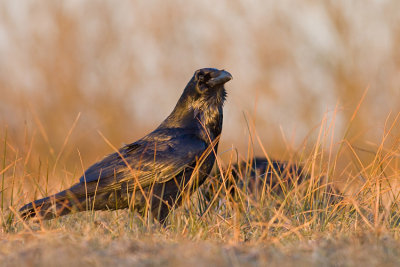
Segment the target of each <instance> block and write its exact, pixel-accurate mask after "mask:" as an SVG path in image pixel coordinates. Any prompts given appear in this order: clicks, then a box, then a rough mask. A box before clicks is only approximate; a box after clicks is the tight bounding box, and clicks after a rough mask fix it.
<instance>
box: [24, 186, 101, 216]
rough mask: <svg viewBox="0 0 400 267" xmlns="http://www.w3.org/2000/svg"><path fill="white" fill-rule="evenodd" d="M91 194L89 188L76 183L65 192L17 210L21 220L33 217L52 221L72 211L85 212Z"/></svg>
mask: <svg viewBox="0 0 400 267" xmlns="http://www.w3.org/2000/svg"><path fill="white" fill-rule="evenodd" d="M88 189H89V190H88ZM93 193H94V191H92V190H90V188H87V187H85V185H84V184H82V183H78V184H76V185H74V186H72V187H71V188H69V189H67V190H64V191H61V192H59V193H57V194H54V195H52V196H49V197H45V198H42V199H38V200H35V201H33V202H31V203H28V204H26V205H24V206H23V207H22V208H21V209H20V210H19V212H20V216H21V217H22V218H23V219H29V218H33V217H38V218H41V219H52V218H54V217H58V216H63V215H66V214H68V213H71V212H72V211H84V210H87V208H88V206H89V205H88V201H90V198H91V197H93Z"/></svg>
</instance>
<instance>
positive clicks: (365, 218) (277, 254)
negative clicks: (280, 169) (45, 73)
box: [0, 102, 400, 266]
mask: <svg viewBox="0 0 400 267" xmlns="http://www.w3.org/2000/svg"><path fill="white" fill-rule="evenodd" d="M360 103H361V102H360ZM357 111H358V108H356V109H355V111H354V114H355V115H354V117H355V116H356V113H357ZM329 121H331V120H327V119H323V120H322V122H321V125H320V127H319V128H318V129H316V131H317V132H318V138H317V142H316V143H315V145H314V146H313V147H311V149H308V148H306V147H303V148H302V149H299V150H297V151H296V153H294V154H293V155H292V161H293V162H298V163H300V164H302V165H303V166H304V169H305V171H304V175H306V177H307V179H304V181H303V182H301V183H300V184H299V185H297V184H289V185H287V184H284V183H282V184H281V187H282V188H283V189H282V193H277V192H276V191H274V190H272V189H271V188H268V187H267V188H265V192H262V193H261V194H259V195H258V196H257V197H254V195H251V194H249V193H247V192H245V191H243V190H241V189H239V188H237V190H236V192H237V193H236V194H235V195H231V193H230V191H229V190H227V188H226V182H227V181H228V180H232V179H233V177H232V174H231V172H229V171H224V170H226V169H229V166H230V165H231V164H232V163H233V162H234V161H235V159H236V155H235V154H234V152H232V155H231V159H232V162H230V161H229V162H224V161H222V160H221V158H218V161H217V164H216V165H217V168H219V172H221V171H222V172H223V173H222V175H217V176H215V177H211V178H210V179H209V180H208V181H207V182H206V184H205V185H204V186H203V188H211V190H212V191H211V195H212V196H213V198H212V199H207V198H206V197H205V195H204V194H205V193H204V190H203V189H202V190H200V191H198V192H197V193H195V194H194V195H193V196H192V197H185V196H184V199H186V200H185V201H184V204H183V206H182V207H180V208H178V209H176V210H174V211H173V212H172V213H171V215H170V218H169V219H168V224H167V225H166V227H161V226H160V225H158V224H157V223H153V222H152V221H150V220H147V219H146V218H141V217H139V216H138V215H137V214H136V213H134V212H132V211H130V210H119V211H102V212H91V211H88V212H82V213H77V214H72V215H70V216H65V217H62V218H59V219H55V220H51V221H39V222H32V221H26V222H24V221H21V220H20V218H19V217H18V214H17V212H16V211H17V210H18V208H19V207H20V206H21V205H22V204H24V203H26V202H28V201H31V200H32V199H34V198H38V197H42V196H46V195H48V194H51V193H54V192H56V191H57V190H59V189H61V188H65V187H66V186H67V184H70V183H71V181H72V180H73V179H72V178H71V175H70V174H68V173H67V174H66V177H69V179H70V181H68V183H65V184H61V185H58V186H55V187H54V186H51V187H49V176H51V174H50V173H51V170H52V168H51V167H52V166H48V165H47V166H46V165H44V166H42V165H41V163H39V169H38V170H37V171H35V170H33V171H30V170H29V167H28V166H29V164H30V163H31V161H35V160H37V159H34V158H33V157H32V156H30V154H31V153H32V152H30V150H29V149H28V150H26V152H25V153H22V152H19V150H18V149H16V148H15V146H14V145H13V144H12V143H11V142H10V141H9V139H8V137H7V136H8V134H7V132H5V133H4V135H3V136H4V138H3V141H4V142H3V144H4V145H3V146H2V148H3V149H2V151H3V158H4V159H5V160H4V161H3V163H2V165H3V167H2V168H1V171H0V175H1V177H2V189H1V190H2V192H3V194H2V200H1V206H2V209H1V220H0V222H1V225H2V228H1V231H2V234H1V240H2V242H3V244H4V245H3V246H2V247H1V249H0V257H1V258H2V262H5V263H7V264H10V265H19V264H34V265H37V264H40V265H41V264H44V265H53V264H55V263H56V262H60V261H61V262H62V264H65V265H71V264H74V265H75V264H78V265H83V264H88V263H93V264H95V265H108V264H119V265H129V264H139V265H152V264H155V265H160V264H166V265H168V266H173V265H187V264H193V265H196V266H197V265H198V266H203V265H207V264H212V265H227V266H228V265H253V264H255V265H264V264H266V263H268V264H271V265H272V266H274V265H281V264H284V265H285V266H286V265H288V266H291V265H296V264H300V265H304V266H305V265H310V264H311V265H316V266H318V265H321V264H322V265H339V266H341V265H359V264H363V263H365V264H370V265H375V266H378V265H380V266H382V264H388V265H392V264H393V265H394V264H397V263H399V262H400V258H399V257H400V255H399V250H398V249H399V247H400V242H399V240H398V239H399V233H400V231H399V230H400V213H399V209H398V204H397V203H398V199H399V190H397V188H396V178H397V177H398V175H399V169H398V164H399V158H398V156H397V155H398V142H394V143H391V145H390V146H387V144H386V143H387V142H388V140H387V138H388V137H389V136H390V135H391V130H392V128H393V127H394V126H395V124H396V123H397V117H396V118H395V119H394V120H393V121H392V123H391V124H388V125H386V129H387V130H386V131H385V134H384V136H383V139H382V143H381V144H379V145H378V146H377V150H376V151H375V152H374V157H373V160H372V161H371V162H362V161H361V160H360V158H359V157H358V153H357V149H356V148H354V147H353V146H352V145H351V143H350V142H349V141H348V140H347V137H346V136H344V137H343V139H342V141H341V142H339V143H336V144H335V143H334V142H331V140H332V139H331V134H333V132H334V126H333V125H329ZM351 127H352V125H351V121H349V126H348V128H351ZM249 131H250V133H251V136H252V137H253V140H250V144H256V143H257V142H258V145H259V146H261V149H262V150H263V151H264V152H265V154H264V155H262V156H264V157H266V158H269V155H268V153H267V152H266V150H265V148H264V147H263V144H262V143H261V141H260V138H259V136H258V133H257V131H256V130H255V128H253V126H251V125H250V126H249ZM398 139H399V138H397V141H398ZM307 142H308V141H307V140H305V141H304V143H307ZM253 150H254V148H253V147H252V145H250V146H249V152H248V153H247V154H248V156H245V157H243V158H244V159H246V158H247V160H250V158H251V157H253V154H252V152H251V151H253ZM371 153H372V151H371ZM346 154H348V155H347V157H348V158H351V161H350V163H349V164H347V165H344V166H345V168H343V167H342V166H341V165H340V164H339V159H340V158H341V157H344V156H346ZM238 156H239V158H241V157H242V155H240V154H239V155H238ZM57 158H62V157H60V156H58V157H57ZM59 161H60V163H62V159H61V160H59ZM352 165H354V166H352ZM59 168H60V167H56V168H55V172H56V173H62V172H63V171H64V170H59ZM217 173H218V171H217ZM243 175H246V174H243ZM75 176H76V175H75ZM338 177H339V178H340V179H338ZM294 179H296V177H294ZM3 181H4V183H3ZM338 181H339V182H338ZM3 184H4V185H3ZM211 184H212V186H210V185H211ZM333 184H335V186H336V187H339V188H340V189H341V190H340V191H338V192H334V194H333V195H332V191H331V186H332V185H333ZM208 194H210V192H208ZM297 266H298V265H297Z"/></svg>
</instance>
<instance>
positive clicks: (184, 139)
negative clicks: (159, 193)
mask: <svg viewBox="0 0 400 267" xmlns="http://www.w3.org/2000/svg"><path fill="white" fill-rule="evenodd" d="M205 151H208V152H207V153H210V149H208V150H207V144H206V143H205V142H204V141H203V140H201V139H199V138H197V137H196V136H195V135H193V134H174V135H168V134H166V135H165V134H164V135H163V134H160V133H158V134H157V135H155V136H153V137H152V136H151V135H149V136H148V137H146V138H144V139H142V140H139V141H138V142H135V143H133V144H130V145H127V146H124V147H122V148H121V149H120V150H119V151H118V152H116V153H113V154H111V155H108V156H107V157H105V158H104V159H103V160H101V161H99V162H97V163H95V164H94V165H92V166H91V167H90V168H89V169H87V170H86V172H85V174H84V175H83V176H82V177H81V179H80V182H81V183H84V182H86V183H90V182H98V183H99V186H100V187H104V186H106V187H109V186H112V185H113V184H115V185H117V184H120V183H122V182H124V181H133V182H137V183H139V184H140V185H141V186H146V185H149V184H151V183H153V182H157V183H161V182H166V181H168V180H170V179H172V178H173V177H175V176H176V175H178V174H179V173H181V172H182V171H183V170H184V169H185V168H187V167H193V166H195V165H196V161H197V160H198V159H200V158H201V157H202V155H203V153H205Z"/></svg>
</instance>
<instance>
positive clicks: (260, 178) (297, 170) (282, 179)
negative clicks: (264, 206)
mask: <svg viewBox="0 0 400 267" xmlns="http://www.w3.org/2000/svg"><path fill="white" fill-rule="evenodd" d="M222 171H223V172H224V174H225V177H227V179H226V180H225V188H226V190H227V192H228V193H229V194H230V195H231V196H235V195H238V193H239V191H241V192H243V193H245V194H247V195H248V196H251V197H255V198H257V197H260V196H261V195H262V194H263V192H265V191H266V190H270V192H271V193H273V194H274V195H281V194H282V193H283V192H288V191H290V190H292V189H293V188H294V187H296V186H299V187H301V186H302V185H306V187H308V184H307V182H310V175H308V174H307V173H306V171H305V170H304V168H303V167H302V166H301V165H298V164H295V163H292V162H289V161H280V160H273V159H271V160H269V159H267V158H263V157H255V158H254V159H253V158H252V159H250V160H249V161H240V162H239V163H235V164H232V166H231V167H230V168H229V170H222ZM213 177H219V175H218V173H217V172H213ZM218 180H220V179H216V180H213V179H212V180H210V182H208V183H206V184H204V185H203V186H202V187H201V189H200V192H201V194H202V195H203V196H204V198H205V200H206V201H207V202H210V201H211V200H212V199H213V198H215V194H216V192H217V191H218V187H220V186H221V184H220V183H221V182H220V181H218ZM314 183H316V184H317V183H318V187H319V189H320V191H321V192H323V195H325V198H326V199H327V201H328V203H329V204H334V203H338V202H340V201H341V200H342V199H343V194H342V193H340V190H339V189H338V188H337V187H336V186H335V185H333V184H330V183H327V182H326V178H325V177H322V178H320V179H318V181H316V182H314ZM303 189H304V186H303Z"/></svg>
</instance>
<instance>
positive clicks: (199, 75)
mask: <svg viewBox="0 0 400 267" xmlns="http://www.w3.org/2000/svg"><path fill="white" fill-rule="evenodd" d="M196 78H197V80H198V81H200V82H202V81H204V73H203V72H202V71H200V72H198V73H197V74H196Z"/></svg>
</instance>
